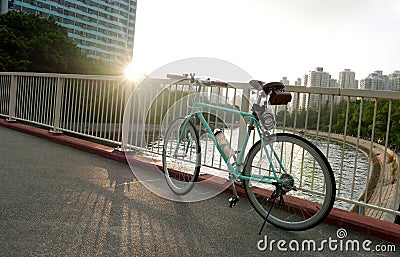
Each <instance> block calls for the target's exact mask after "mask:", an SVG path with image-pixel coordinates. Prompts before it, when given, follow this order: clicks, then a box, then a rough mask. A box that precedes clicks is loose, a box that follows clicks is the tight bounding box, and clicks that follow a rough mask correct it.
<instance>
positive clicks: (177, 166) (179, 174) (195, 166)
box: [162, 118, 201, 195]
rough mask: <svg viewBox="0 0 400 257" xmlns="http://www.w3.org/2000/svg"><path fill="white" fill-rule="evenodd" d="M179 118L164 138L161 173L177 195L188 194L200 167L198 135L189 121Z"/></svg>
mask: <svg viewBox="0 0 400 257" xmlns="http://www.w3.org/2000/svg"><path fill="white" fill-rule="evenodd" d="M185 121H186V120H185V119H184V118H179V119H177V120H175V121H174V122H172V123H171V125H170V126H169V128H168V130H167V133H166V134H165V137H164V144H163V155H162V163H163V171H164V174H165V178H166V180H167V184H168V186H169V187H170V188H171V190H172V191H173V192H174V193H175V194H178V195H185V194H187V193H189V192H190V191H191V190H192V189H193V187H194V185H195V182H196V181H197V178H198V177H199V172H200V165H201V155H200V153H201V148H200V143H199V135H198V133H197V131H196V129H195V127H194V125H193V123H192V122H191V121H186V122H185Z"/></svg>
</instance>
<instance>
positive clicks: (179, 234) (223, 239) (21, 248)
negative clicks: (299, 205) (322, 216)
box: [0, 127, 400, 256]
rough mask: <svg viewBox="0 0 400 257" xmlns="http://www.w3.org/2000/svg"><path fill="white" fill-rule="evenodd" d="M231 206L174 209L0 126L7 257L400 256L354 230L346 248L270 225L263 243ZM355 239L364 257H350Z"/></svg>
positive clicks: (102, 162) (109, 164) (110, 171)
mask: <svg viewBox="0 0 400 257" xmlns="http://www.w3.org/2000/svg"><path fill="white" fill-rule="evenodd" d="M228 198H229V195H227V194H225V193H222V194H220V195H218V196H216V197H213V198H211V199H209V200H205V201H201V202H196V203H179V202H174V201H170V200H166V199H163V198H161V197H159V196H157V195H155V194H153V193H151V192H150V191H148V190H147V189H146V188H145V187H143V186H142V185H141V183H140V182H138V181H137V180H136V179H135V177H134V176H133V174H132V172H131V170H130V169H129V166H128V165H126V164H123V163H119V162H116V161H112V160H109V159H106V158H103V157H100V156H97V155H94V154H89V153H86V152H83V151H80V150H77V149H74V148H71V147H66V146H63V145H59V144H56V143H53V142H49V141H47V140H45V139H41V138H36V137H33V136H30V135H27V134H23V133H20V132H16V131H13V130H10V129H7V128H4V127H0V256H278V255H279V256H294V255H297V256H337V255H340V256H366V255H367V256H369V255H371V256H399V251H400V246H398V245H397V246H395V247H396V250H397V252H368V251H365V250H364V249H363V248H362V243H363V242H366V241H365V240H370V241H372V243H371V244H369V245H367V246H368V248H370V249H371V250H373V249H375V247H376V246H378V247H380V248H381V249H382V248H385V247H387V246H389V245H390V243H387V242H384V241H380V240H377V239H374V238H373V237H370V236H365V235H361V234H357V233H353V232H351V231H347V236H346V237H344V238H343V239H339V238H338V236H337V231H338V229H340V227H336V226H332V225H327V224H322V225H319V226H318V227H316V228H314V229H311V230H308V231H304V232H286V231H282V230H280V229H278V228H275V227H273V226H272V225H270V224H267V225H266V227H265V228H264V231H263V234H262V235H258V231H259V229H260V227H261V225H262V219H261V218H260V217H259V216H258V215H257V214H256V213H255V212H254V211H253V210H252V208H251V206H250V204H249V203H248V202H247V200H241V201H240V202H239V203H238V205H237V207H235V208H233V209H231V208H229V205H228V201H227V199H228ZM265 239H267V240H266V241H267V246H268V247H267V249H266V250H264V251H261V250H259V249H258V247H257V244H258V243H259V241H260V240H263V241H262V243H259V246H260V247H264V246H265V244H264V241H265ZM273 240H275V241H274V242H273ZM279 240H285V241H282V242H286V244H285V245H283V243H281V248H287V251H281V250H279V248H278V245H277V242H278V241H279ZM310 240H313V241H315V242H316V248H317V250H316V251H309V249H307V248H308V246H307V245H308V243H307V242H308V241H310ZM323 240H327V242H326V243H324V244H323V247H321V244H322V242H323ZM329 240H331V245H329ZM334 240H337V241H334ZM350 240H353V241H355V240H357V241H358V242H359V245H360V250H359V251H346V243H348V242H349V241H350ZM296 242H297V243H298V244H299V248H300V251H293V250H291V248H295V247H296ZM305 242H306V243H305ZM340 242H342V248H340V244H341V243H340ZM271 243H272V250H271V249H270V247H269V246H270V245H271ZM367 244H368V242H367ZM302 245H305V251H302V250H301V248H302ZM290 246H291V248H290ZM335 246H336V248H337V249H336V250H334V248H335ZM318 248H323V249H321V251H318ZM347 248H351V247H350V246H349V247H347Z"/></svg>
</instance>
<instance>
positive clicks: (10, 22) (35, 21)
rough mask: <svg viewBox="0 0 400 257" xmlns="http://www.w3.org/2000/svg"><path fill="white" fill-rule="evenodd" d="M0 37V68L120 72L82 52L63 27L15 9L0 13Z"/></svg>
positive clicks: (64, 71) (86, 72) (73, 71)
mask: <svg viewBox="0 0 400 257" xmlns="http://www.w3.org/2000/svg"><path fill="white" fill-rule="evenodd" d="M0 38H1V40H0V71H29V72H57V73H81V74H82V73H83V74H107V75H116V74H120V73H121V71H119V70H116V69H107V66H108V65H107V64H106V63H105V62H103V61H100V60H96V59H92V58H88V57H86V56H85V55H84V54H82V53H81V52H80V50H79V48H78V47H77V46H76V44H75V43H74V41H73V40H72V39H71V38H69V37H68V34H67V30H66V28H64V27H62V26H60V25H58V24H57V23H56V22H55V21H54V20H52V19H44V18H41V17H39V16H37V15H33V14H24V13H20V12H15V11H11V12H8V13H6V14H2V15H0Z"/></svg>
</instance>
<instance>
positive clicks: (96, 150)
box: [0, 119, 400, 245]
mask: <svg viewBox="0 0 400 257" xmlns="http://www.w3.org/2000/svg"><path fill="white" fill-rule="evenodd" d="M0 126H3V127H6V128H10V129H14V130H17V131H20V132H23V133H27V134H30V135H34V136H37V137H41V138H45V139H47V140H50V141H53V142H56V143H59V144H63V145H66V146H71V147H74V148H77V149H80V150H83V151H86V152H90V153H93V154H97V155H100V156H103V157H106V158H109V159H112V160H115V161H119V162H125V163H127V160H126V158H125V155H124V153H122V152H118V151H115V149H114V148H112V147H109V146H104V145H101V144H97V143H93V142H89V141H86V140H83V139H79V138H74V137H71V136H67V135H64V134H54V133H51V132H49V131H47V130H45V129H40V128H36V127H32V126H29V125H24V124H21V123H18V122H7V121H6V120H4V119H0ZM144 160H145V159H144V158H141V160H136V161H137V164H138V165H141V166H143V167H148V166H149V165H151V166H152V165H153V164H149V163H147V162H145V161H144ZM160 168H161V167H160ZM207 178H208V176H207V175H205V176H201V177H200V178H199V180H204V179H207ZM215 185H216V186H217V184H215ZM237 190H238V194H239V196H241V197H246V193H245V191H244V189H243V188H242V187H237ZM225 192H227V193H230V194H232V189H231V188H230V187H228V188H227V189H226V190H225ZM325 222H326V223H329V224H332V225H336V226H339V227H343V228H346V229H349V230H352V231H355V232H358V233H361V234H365V235H369V236H372V237H376V238H378V239H381V240H385V241H388V242H391V243H395V244H398V245H400V225H398V224H394V223H390V222H387V221H383V220H378V219H374V218H371V217H367V216H364V215H360V214H358V213H353V212H349V211H345V210H341V209H337V208H334V209H333V210H332V211H331V213H330V214H329V216H328V217H327V218H326V220H325Z"/></svg>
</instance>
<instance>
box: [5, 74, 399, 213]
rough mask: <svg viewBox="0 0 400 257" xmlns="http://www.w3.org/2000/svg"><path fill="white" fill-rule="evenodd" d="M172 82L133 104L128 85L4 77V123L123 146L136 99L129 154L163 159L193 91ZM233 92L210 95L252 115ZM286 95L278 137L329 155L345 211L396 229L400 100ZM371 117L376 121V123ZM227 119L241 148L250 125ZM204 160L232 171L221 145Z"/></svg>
mask: <svg viewBox="0 0 400 257" xmlns="http://www.w3.org/2000/svg"><path fill="white" fill-rule="evenodd" d="M172 82H173V81H172V80H168V79H156V78H150V79H146V80H145V81H144V82H142V83H144V84H145V86H142V85H141V88H140V90H141V91H140V93H139V94H134V95H132V96H131V92H132V89H133V87H134V85H133V83H131V82H128V81H126V80H125V79H124V78H123V77H108V76H86V75H71V74H37V73H0V116H2V117H3V118H7V119H8V120H11V121H12V120H18V121H22V122H27V123H30V124H36V125H40V126H44V127H47V128H49V129H50V130H52V131H53V132H68V133H71V134H76V135H79V136H85V137H88V138H93V139H96V140H100V141H104V142H107V143H113V144H115V145H119V146H122V138H121V137H122V123H123V118H124V109H125V107H126V106H127V103H128V99H129V97H130V96H131V97H132V99H131V100H132V101H131V103H132V105H131V106H128V107H130V108H128V109H127V110H128V112H125V119H126V120H127V123H128V128H129V133H128V138H127V145H125V146H122V147H125V148H129V147H130V146H140V147H141V152H143V153H145V154H151V155H154V156H158V155H159V154H160V153H161V148H160V142H161V140H162V128H161V126H162V121H164V125H166V124H165V121H166V120H168V119H169V120H173V119H174V118H177V117H178V116H185V115H186V114H187V113H188V110H189V109H188V106H186V105H185V102H183V101H181V102H179V99H181V98H182V97H183V96H186V95H187V94H188V92H190V90H191V89H190V88H189V85H185V84H173V83H172ZM171 83H172V84H171ZM230 84H231V85H232V87H230V88H227V89H223V88H218V87H205V88H204V91H203V92H204V93H213V94H216V95H219V97H220V98H219V99H218V101H223V102H225V104H227V105H231V106H232V107H237V108H240V109H242V110H244V111H248V110H249V109H250V103H251V100H252V98H253V96H254V92H251V90H250V87H249V85H248V84H247V83H236V82H232V83H230ZM286 90H287V91H290V92H292V95H293V101H292V103H291V104H290V105H288V106H283V107H282V106H276V107H274V109H273V112H274V113H275V116H276V118H277V124H278V127H277V129H278V130H283V131H292V132H293V131H294V132H295V133H298V132H300V133H304V136H306V137H307V138H308V139H310V140H311V141H313V143H315V144H316V145H317V146H318V147H320V148H321V150H322V151H323V152H324V153H325V155H326V156H327V157H328V159H329V161H330V163H331V166H332V168H333V169H334V171H335V177H336V182H337V190H338V191H337V203H338V206H339V207H341V208H350V207H351V208H352V209H353V210H358V211H359V212H360V213H365V214H366V215H369V216H373V217H376V218H380V219H387V220H390V221H393V219H394V215H400V212H399V211H397V208H398V206H399V201H400V196H399V194H400V191H399V181H400V175H399V165H398V159H397V155H396V154H394V152H393V151H391V150H390V149H389V146H390V143H391V142H390V141H389V135H391V134H392V133H395V132H396V131H391V128H392V124H393V122H394V121H393V120H392V118H391V116H392V113H394V112H395V111H397V110H394V109H393V105H395V106H397V105H396V104H397V102H398V101H399V100H400V92H388V91H369V90H355V89H339V88H307V87H301V86H287V87H286ZM221 99H222V100H221ZM249 99H250V101H249ZM355 100H357V101H355ZM341 101H344V102H341ZM340 102H341V103H340ZM174 103H179V105H176V104H175V105H174ZM381 103H385V108H387V113H386V114H385V115H386V116H385V118H384V120H385V121H386V122H384V124H381V123H382V122H381V121H382V117H377V116H378V115H382V113H381V112H378V107H379V108H380V107H381V105H382V104H381ZM394 103H395V104H394ZM337 106H341V107H342V108H343V110H344V114H345V115H344V116H343V117H336V116H335V115H336V114H335V111H337V110H336V109H337ZM171 108H174V111H173V112H172V117H168V119H167V118H166V117H165V114H166V113H167V110H169V109H171ZM354 109H356V110H358V111H357V113H356V114H354V113H352V112H351V111H352V110H354ZM147 110H150V111H149V112H147ZM328 113H329V114H328ZM341 113H342V114H343V112H341ZM364 113H370V114H371V116H370V117H369V119H370V120H369V121H368V122H369V123H368V122H366V118H365V115H364ZM169 114H171V112H169ZM219 115H222V117H223V118H222V120H223V121H224V122H225V125H224V126H225V127H227V128H226V133H227V135H228V136H229V137H228V139H229V140H230V141H231V142H235V141H238V144H240V143H241V142H239V141H240V140H241V138H242V136H241V135H242V133H244V131H245V129H243V128H244V125H245V122H244V121H243V120H240V119H238V118H237V117H229V115H228V116H226V114H219V113H214V115H209V116H206V118H207V119H208V121H209V122H210V123H211V124H214V125H215V126H216V127H218V126H219V125H220V124H219V122H220V120H219V119H218V118H217V117H218V116H219ZM378 118H379V119H378ZM337 120H339V121H341V122H342V123H341V124H343V133H341V134H338V133H336V131H335V127H334V125H335V123H334V122H335V121H337ZM377 120H379V122H380V123H379V124H377ZM366 123H368V124H369V126H370V127H369V128H368V131H369V132H368V133H369V134H368V137H366V135H363V133H364V132H363V131H365V129H364V127H363V126H364V125H365V124H366ZM377 126H379V128H380V129H381V130H382V126H384V127H385V129H384V130H385V133H383V134H380V135H378V136H377V135H376V131H377V129H376V128H377ZM199 129H201V128H199ZM234 131H236V132H237V133H236V132H234ZM378 137H379V138H378ZM255 140H257V138H255V137H254V138H253V141H255ZM378 140H379V142H380V144H378V143H377V141H378ZM349 144H351V145H352V146H349ZM235 146H236V145H235ZM202 154H204V155H205V156H204V158H202V160H204V162H203V165H205V166H208V167H213V168H216V169H222V170H223V169H224V164H223V162H222V161H221V158H220V156H219V155H218V154H216V153H215V150H214V147H213V145H211V144H210V145H206V146H205V149H202ZM211 157H212V158H211ZM365 160H366V161H365ZM363 161H364V163H362V162H363ZM359 181H362V185H361V190H360V188H359V187H360V185H358V184H359ZM365 185H369V186H368V187H366V186H365ZM357 187H358V189H357ZM340 203H344V204H340Z"/></svg>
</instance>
